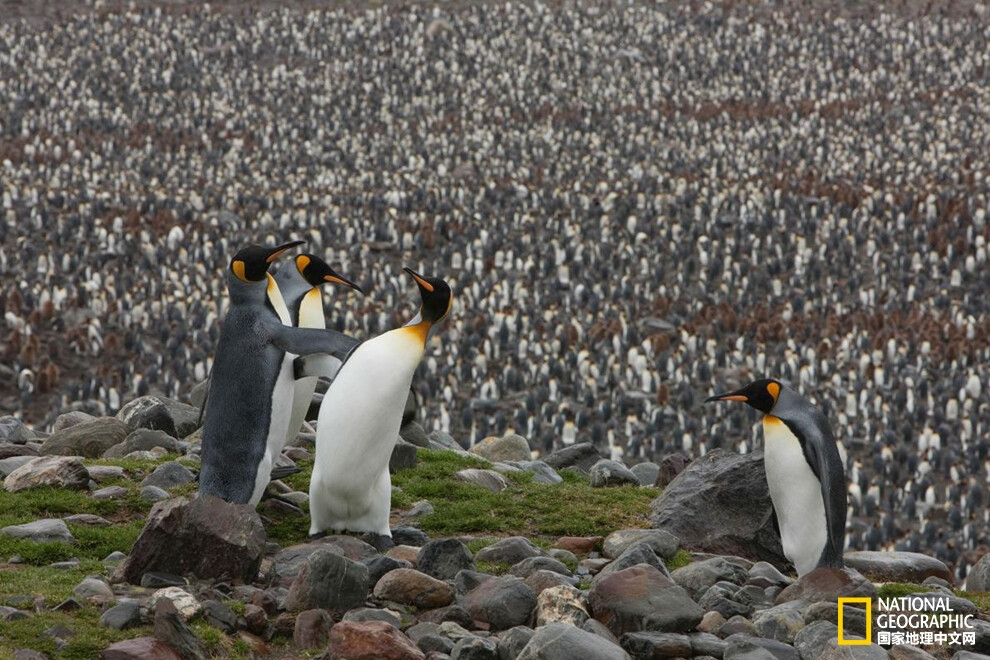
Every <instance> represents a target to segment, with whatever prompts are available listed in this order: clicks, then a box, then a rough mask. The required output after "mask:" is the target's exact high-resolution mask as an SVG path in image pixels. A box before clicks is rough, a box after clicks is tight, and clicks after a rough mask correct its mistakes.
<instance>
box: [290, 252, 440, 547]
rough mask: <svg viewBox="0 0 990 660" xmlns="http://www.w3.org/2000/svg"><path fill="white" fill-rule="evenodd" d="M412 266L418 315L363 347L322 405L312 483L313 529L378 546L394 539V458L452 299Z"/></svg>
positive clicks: (302, 369)
mask: <svg viewBox="0 0 990 660" xmlns="http://www.w3.org/2000/svg"><path fill="white" fill-rule="evenodd" d="M405 271H406V272H407V273H409V275H411V276H412V278H413V279H414V280H415V281H416V284H417V285H418V287H419V293H420V297H421V298H422V307H421V308H420V310H419V313H417V314H416V316H415V317H414V318H413V319H412V320H411V321H409V322H408V323H406V324H405V325H404V326H402V327H401V328H397V329H395V330H391V331H389V332H386V333H384V334H381V335H379V336H377V337H375V338H373V339H369V340H367V341H365V342H364V343H362V344H361V345H359V346H358V347H357V348H356V349H355V350H354V352H353V353H352V354H351V355H350V357H349V358H348V359H347V361H346V362H345V363H344V365H343V366H342V367H341V368H340V371H339V372H338V373H337V375H336V378H335V379H334V381H333V384H331V386H330V389H329V390H328V391H327V393H326V395H325V396H324V397H323V402H322V404H321V405H320V415H319V418H318V425H317V428H316V462H315V464H314V466H313V476H312V478H311V480H310V484H309V509H310V516H311V517H312V523H311V525H310V535H318V534H321V533H324V532H327V531H329V530H332V531H351V532H365V533H368V534H369V536H370V537H371V539H370V540H371V541H372V543H373V544H375V545H376V546H378V547H383V546H387V545H391V537H392V533H391V531H390V530H389V524H388V522H389V521H388V519H389V513H390V510H391V501H392V480H391V477H390V476H389V473H388V462H389V458H390V457H391V455H392V449H393V447H394V446H395V443H396V440H397V439H398V435H399V426H400V424H401V422H402V414H403V409H404V406H405V403H406V399H407V397H408V395H409V386H410V384H411V382H412V378H413V374H414V373H415V371H416V368H417V367H418V366H419V363H420V361H421V360H422V358H423V353H424V351H425V349H426V342H427V340H428V339H429V337H430V334H431V332H432V331H433V330H434V329H435V328H436V325H437V324H438V323H439V322H440V321H442V320H443V319H444V318H445V317H446V316H447V314H448V313H449V312H450V308H451V305H452V303H453V298H452V296H451V292H450V287H449V286H448V285H447V283H446V282H444V281H443V280H441V279H438V278H430V277H423V276H421V275H419V274H417V273H415V272H413V271H412V270H410V269H408V268H406V269H405ZM324 363H325V361H324V360H321V359H306V358H300V359H298V360H296V377H297V378H298V377H300V376H307V375H325V374H323V373H321V371H322V366H321V365H322V364H324ZM382 537H384V538H382Z"/></svg>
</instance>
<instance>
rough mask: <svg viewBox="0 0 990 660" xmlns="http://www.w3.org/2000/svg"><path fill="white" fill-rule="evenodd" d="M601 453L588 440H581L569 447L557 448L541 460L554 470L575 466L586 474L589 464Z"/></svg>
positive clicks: (593, 462)
mask: <svg viewBox="0 0 990 660" xmlns="http://www.w3.org/2000/svg"><path fill="white" fill-rule="evenodd" d="M601 457H602V456H601V454H599V453H598V450H597V449H595V447H594V445H592V444H591V443H590V442H581V443H578V444H576V445H571V446H570V447H564V448H563V449H558V450H557V451H555V452H553V453H552V454H550V455H549V456H547V457H546V458H545V459H543V461H544V462H545V463H546V464H547V465H549V466H550V467H552V468H553V469H554V470H562V469H564V468H568V467H575V468H577V469H578V470H579V471H580V472H582V473H583V474H588V472H589V471H590V470H591V466H592V465H594V464H595V463H597V462H598V461H599V460H601Z"/></svg>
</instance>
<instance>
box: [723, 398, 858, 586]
mask: <svg viewBox="0 0 990 660" xmlns="http://www.w3.org/2000/svg"><path fill="white" fill-rule="evenodd" d="M707 401H742V402H744V403H747V404H749V405H750V406H752V407H753V408H756V409H757V410H759V411H760V412H762V413H763V414H764V417H763V458H764V463H765V466H766V473H767V485H768V486H769V488H770V499H771V500H772V501H773V508H774V511H775V512H776V514H777V522H778V523H779V525H780V537H781V543H782V545H783V547H784V555H785V556H786V557H787V558H788V559H790V560H791V563H793V564H794V568H795V569H797V573H798V575H799V576H801V575H804V574H805V573H809V572H811V571H813V570H814V569H816V568H818V567H819V566H832V567H837V568H841V567H842V565H843V563H842V550H843V546H844V544H845V543H844V540H845V528H846V480H845V472H844V470H843V468H842V460H841V458H840V457H839V450H838V448H837V447H836V444H835V439H834V438H833V437H832V430H831V429H830V428H829V425H828V420H826V419H825V415H823V414H822V413H821V411H820V410H818V409H817V408H815V406H813V405H812V404H811V403H810V402H809V401H807V400H806V399H804V398H803V397H802V396H801V395H800V394H798V393H797V392H795V391H794V390H792V389H790V388H789V387H785V386H784V385H782V384H781V383H780V382H778V381H776V380H771V379H764V380H758V381H754V382H752V383H750V384H749V385H747V386H746V387H744V388H742V389H740V390H736V391H735V392H728V393H726V394H719V395H716V396H713V397H710V398H709V399H708V400H707Z"/></svg>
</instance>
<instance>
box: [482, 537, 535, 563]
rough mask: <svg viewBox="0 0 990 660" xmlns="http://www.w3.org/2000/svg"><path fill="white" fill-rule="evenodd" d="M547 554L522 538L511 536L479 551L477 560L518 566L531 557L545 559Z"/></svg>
mask: <svg viewBox="0 0 990 660" xmlns="http://www.w3.org/2000/svg"><path fill="white" fill-rule="evenodd" d="M543 556H546V553H545V552H543V550H541V549H540V548H538V547H536V546H535V545H533V544H532V543H531V542H530V541H529V539H527V538H525V537H522V536H510V537H508V538H504V539H502V540H501V541H498V542H496V543H493V544H492V545H490V546H488V547H485V548H482V549H481V550H478V552H477V554H476V555H475V559H476V560H478V561H487V562H506V563H507V564H512V565H514V564H518V563H519V562H521V561H522V560H523V559H527V558H529V557H543Z"/></svg>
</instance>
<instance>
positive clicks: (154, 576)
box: [141, 571, 189, 589]
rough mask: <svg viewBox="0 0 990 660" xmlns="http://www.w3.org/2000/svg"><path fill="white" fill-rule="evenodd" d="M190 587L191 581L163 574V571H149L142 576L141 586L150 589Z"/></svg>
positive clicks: (178, 576) (170, 574) (179, 576)
mask: <svg viewBox="0 0 990 660" xmlns="http://www.w3.org/2000/svg"><path fill="white" fill-rule="evenodd" d="M188 585H189V580H187V579H186V578H184V577H182V576H181V575H174V574H172V573H163V572H161V571H148V572H147V573H145V574H144V575H142V576H141V586H142V587H147V588H150V589H161V588H163V587H185V586H188Z"/></svg>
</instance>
